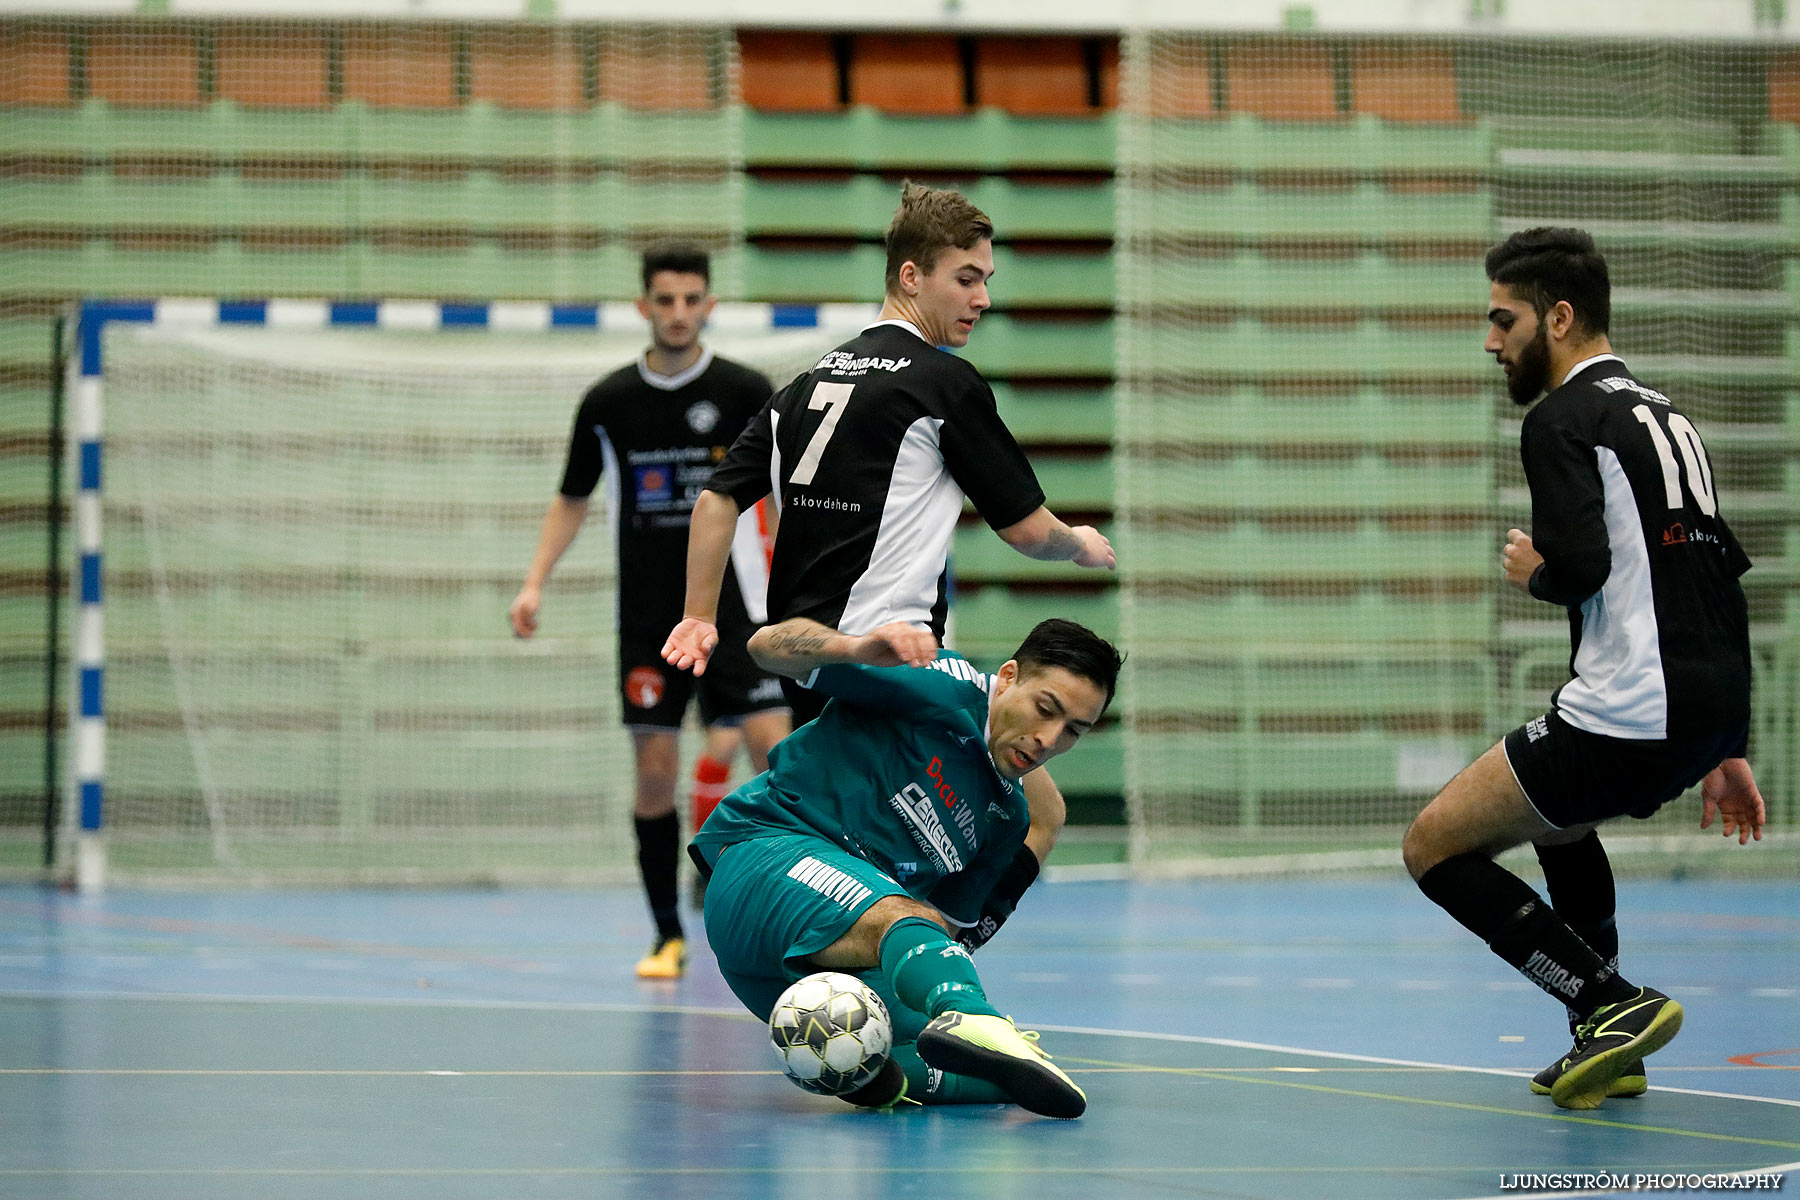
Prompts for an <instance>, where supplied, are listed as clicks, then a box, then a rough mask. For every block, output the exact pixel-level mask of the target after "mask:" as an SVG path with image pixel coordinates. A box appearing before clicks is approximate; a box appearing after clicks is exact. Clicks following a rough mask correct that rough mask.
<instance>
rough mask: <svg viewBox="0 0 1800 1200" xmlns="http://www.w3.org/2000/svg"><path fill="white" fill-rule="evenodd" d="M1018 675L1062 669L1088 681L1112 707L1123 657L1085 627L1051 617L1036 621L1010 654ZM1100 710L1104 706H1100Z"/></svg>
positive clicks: (1114, 648)
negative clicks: (1102, 694) (1104, 695)
mask: <svg viewBox="0 0 1800 1200" xmlns="http://www.w3.org/2000/svg"><path fill="white" fill-rule="evenodd" d="M1013 661H1014V662H1016V663H1018V664H1019V674H1020V675H1033V674H1036V673H1037V672H1038V671H1041V670H1043V669H1044V668H1045V667H1061V668H1062V669H1063V670H1065V671H1067V672H1068V673H1069V674H1071V675H1077V676H1080V677H1081V678H1082V679H1086V680H1089V681H1091V682H1092V683H1093V684H1094V685H1095V686H1096V687H1098V688H1099V689H1100V690H1101V691H1103V692H1105V693H1106V703H1107V704H1111V703H1112V698H1113V692H1114V691H1115V690H1116V689H1117V688H1118V685H1119V668H1120V667H1121V666H1123V665H1124V664H1125V656H1124V655H1123V654H1120V653H1119V651H1118V648H1117V647H1115V646H1114V645H1113V644H1112V643H1111V642H1109V641H1107V640H1106V639H1105V638H1103V637H1101V636H1100V635H1099V634H1097V633H1095V632H1094V631H1093V630H1091V629H1089V628H1088V627H1087V626H1085V625H1077V624H1076V623H1075V622H1073V621H1065V620H1063V619H1062V618H1061V617H1051V618H1050V619H1049V620H1048V621H1040V622H1038V625H1037V628H1035V629H1033V630H1032V631H1031V632H1030V633H1028V634H1026V635H1025V640H1024V642H1022V643H1020V645H1019V648H1018V650H1017V651H1016V652H1015V653H1014V654H1013ZM1101 707H1102V708H1104V707H1105V706H1104V705H1102V706H1101Z"/></svg>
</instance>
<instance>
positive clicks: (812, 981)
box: [769, 971, 894, 1096]
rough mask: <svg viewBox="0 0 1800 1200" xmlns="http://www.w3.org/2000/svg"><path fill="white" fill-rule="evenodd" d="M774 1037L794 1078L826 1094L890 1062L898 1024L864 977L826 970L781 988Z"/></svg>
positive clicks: (772, 1022) (860, 1081) (859, 1082)
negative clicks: (891, 1017) (865, 981)
mask: <svg viewBox="0 0 1800 1200" xmlns="http://www.w3.org/2000/svg"><path fill="white" fill-rule="evenodd" d="M769 1040H770V1041H771V1042H772V1043H774V1046H775V1057H776V1058H777V1059H779V1060H780V1062H781V1069H782V1070H783V1071H785V1072H786V1073H787V1077H788V1078H789V1079H791V1080H793V1081H794V1082H795V1083H797V1084H799V1085H800V1086H801V1087H803V1088H805V1089H806V1090H807V1091H809V1092H816V1093H818V1094H819V1095H821V1096H842V1095H844V1094H845V1093H847V1092H854V1091H855V1090H856V1089H857V1088H859V1087H862V1086H863V1085H864V1084H866V1083H868V1082H869V1081H870V1080H871V1079H873V1078H875V1075H876V1073H877V1072H879V1071H880V1070H881V1068H882V1066H883V1065H884V1064H885V1063H886V1062H887V1059H888V1051H889V1050H890V1049H891V1048H892V1047H893V1044H894V1026H893V1022H892V1021H890V1020H889V1019H888V1011H887V1005H885V1004H883V1003H882V1002H881V997H880V996H877V995H876V994H875V992H874V991H873V990H872V989H871V988H870V987H869V986H868V985H867V984H865V983H864V982H863V981H862V980H860V979H858V978H856V977H855V976H854V975H844V974H840V973H839V972H837V971H821V972H819V973H818V974H817V975H808V976H807V977H806V978H805V979H802V980H801V981H800V982H798V983H796V984H794V986H792V987H790V988H789V989H788V990H787V991H785V992H783V993H781V999H779V1000H777V1001H775V1011H774V1012H773V1013H772V1014H770V1016H769Z"/></svg>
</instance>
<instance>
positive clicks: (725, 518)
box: [662, 488, 738, 675]
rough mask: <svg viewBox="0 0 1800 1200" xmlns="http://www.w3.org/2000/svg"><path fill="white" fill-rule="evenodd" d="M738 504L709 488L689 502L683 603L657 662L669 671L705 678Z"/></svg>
mask: <svg viewBox="0 0 1800 1200" xmlns="http://www.w3.org/2000/svg"><path fill="white" fill-rule="evenodd" d="M737 520H738V506H737V501H735V500H733V499H732V498H731V497H730V496H727V495H725V494H724V493H723V492H715V491H713V490H711V489H710V488H709V489H707V490H706V491H703V492H701V493H700V498H699V499H698V500H696V501H694V512H693V515H692V516H691V517H689V518H688V550H687V599H686V600H685V601H683V603H682V607H681V622H680V624H678V625H676V626H675V628H674V629H672V630H670V631H669V638H668V640H667V641H665V642H664V643H663V648H662V656H663V658H664V659H666V660H667V661H668V662H669V664H670V665H671V666H674V667H678V668H680V669H681V670H683V671H688V670H691V671H693V673H694V674H696V675H704V674H706V660H707V659H708V658H710V657H711V656H712V652H713V647H714V646H716V645H718V644H719V590H720V589H721V588H723V587H724V586H725V567H726V565H727V564H728V563H730V561H731V539H732V535H733V534H734V533H736V532H737Z"/></svg>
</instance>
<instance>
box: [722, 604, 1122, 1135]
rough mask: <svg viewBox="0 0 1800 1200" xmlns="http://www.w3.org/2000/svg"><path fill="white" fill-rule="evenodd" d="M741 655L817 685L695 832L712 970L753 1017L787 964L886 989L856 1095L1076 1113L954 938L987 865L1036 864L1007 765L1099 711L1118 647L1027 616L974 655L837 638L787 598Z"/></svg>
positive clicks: (853, 1098)
mask: <svg viewBox="0 0 1800 1200" xmlns="http://www.w3.org/2000/svg"><path fill="white" fill-rule="evenodd" d="M750 653H751V655H752V656H753V657H754V658H755V659H756V661H757V662H758V664H759V665H761V666H762V667H763V669H765V670H768V671H772V672H775V673H777V674H782V675H787V676H789V677H791V678H796V679H802V680H804V681H805V682H806V683H807V685H808V686H809V687H811V688H814V689H816V690H817V691H819V692H821V693H823V694H825V695H827V696H829V697H831V701H830V703H828V704H827V705H826V706H825V710H824V712H823V713H822V714H821V715H820V716H819V718H818V719H817V720H816V721H813V722H812V723H810V724H808V725H805V726H802V727H801V728H800V729H799V730H797V731H796V732H794V733H793V734H791V735H790V736H789V737H788V738H787V739H786V740H785V741H782V742H781V743H779V744H778V745H776V747H775V748H774V750H773V751H771V753H770V756H769V769H768V771H766V772H765V773H763V774H761V775H759V776H757V777H756V778H755V779H752V780H750V781H749V782H748V783H746V784H744V785H743V786H742V787H740V788H738V789H737V790H736V791H735V792H733V793H732V794H731V795H729V796H727V797H726V798H725V800H724V801H723V802H722V803H721V804H720V805H719V807H718V809H717V810H716V811H715V812H714V813H713V815H712V817H711V818H710V819H708V820H707V822H706V825H705V826H704V827H703V828H702V829H701V830H700V832H699V834H697V835H696V836H695V838H694V843H693V846H692V847H691V849H690V853H692V854H693V855H694V857H695V860H696V861H697V862H698V863H699V864H700V866H701V870H702V871H704V872H707V873H709V874H710V876H711V882H710V884H709V886H708V890H707V900H706V931H707V937H708V940H709V941H710V942H711V944H712V948H713V952H714V954H715V955H717V957H718V961H719V968H720V971H721V972H722V973H723V974H724V976H725V981H726V983H728V984H729V985H730V986H731V989H732V991H733V992H735V993H736V994H737V996H738V998H739V999H740V1000H742V1001H743V1002H744V1003H745V1005H747V1006H748V1007H749V1008H750V1010H751V1011H752V1012H754V1013H756V1014H757V1015H758V1016H761V1017H763V1018H765V1019H766V1018H767V1017H768V1015H769V1012H770V1010H771V1009H772V1008H773V1007H774V1003H775V1000H776V998H777V997H778V996H779V995H780V994H781V993H782V991H783V990H785V989H786V988H787V986H788V985H789V984H790V983H792V982H794V981H795V980H797V979H800V978H802V977H803V976H806V975H809V974H811V973H813V972H814V971H818V970H832V971H846V972H852V973H858V974H862V975H863V977H864V979H865V981H866V982H868V983H869V984H870V986H872V987H874V988H875V990H876V991H877V992H879V993H880V994H881V996H882V999H883V1000H884V1001H886V1002H887V1004H888V1008H889V1012H890V1015H891V1016H892V1017H893V1020H894V1038H895V1050H894V1055H893V1058H892V1059H891V1060H890V1064H889V1066H888V1067H887V1068H886V1069H885V1070H884V1071H883V1072H882V1074H881V1075H879V1076H877V1077H876V1079H875V1081H874V1082H872V1083H870V1084H869V1085H868V1086H867V1087H865V1088H863V1089H862V1090H861V1091H859V1092H855V1093H852V1094H851V1095H849V1096H846V1097H845V1099H847V1100H849V1101H850V1102H851V1103H853V1104H861V1105H867V1106H870V1107H886V1106H889V1105H891V1104H893V1103H895V1102H897V1101H898V1100H900V1099H901V1098H902V1097H903V1096H904V1097H906V1098H909V1099H912V1100H916V1101H919V1102H922V1103H927V1104H931V1103H940V1104H942V1103H991V1102H996V1101H1007V1100H1010V1101H1013V1102H1015V1103H1017V1104H1019V1105H1021V1106H1023V1107H1025V1108H1027V1109H1030V1110H1031V1111H1033V1112H1037V1113H1042V1114H1045V1115H1047V1116H1055V1117H1077V1116H1080V1115H1081V1113H1082V1112H1083V1110H1084V1109H1085V1108H1086V1106H1087V1097H1086V1095H1085V1093H1083V1092H1082V1090H1081V1089H1080V1088H1079V1087H1077V1086H1076V1085H1075V1083H1074V1081H1073V1080H1071V1079H1070V1078H1069V1077H1068V1076H1067V1075H1066V1074H1064V1073H1063V1072H1062V1071H1061V1070H1060V1069H1059V1068H1057V1066H1056V1065H1055V1064H1054V1063H1052V1062H1051V1061H1050V1059H1049V1056H1048V1055H1046V1054H1044V1053H1043V1051H1041V1050H1040V1049H1038V1046H1037V1042H1036V1040H1035V1035H1033V1036H1031V1037H1027V1036H1026V1035H1024V1034H1021V1033H1020V1032H1019V1031H1018V1030H1017V1029H1015V1028H1014V1027H1013V1024H1012V1021H1011V1020H1010V1019H1008V1018H1007V1017H1004V1016H1002V1015H1001V1014H1000V1012H999V1010H998V1009H996V1008H995V1007H994V1006H993V1005H992V1004H990V1003H989V1002H988V999H987V996H986V993H984V992H983V990H982V987H981V980H980V978H979V977H978V976H977V975H976V972H975V964H974V962H973V960H971V959H970V957H969V954H968V951H967V949H965V944H979V940H980V935H979V934H977V933H976V932H975V928H974V927H975V925H976V923H977V922H978V921H980V920H981V919H982V917H983V905H984V902H986V901H987V900H988V898H989V895H990V893H992V892H994V891H995V890H996V887H997V886H998V885H999V884H1000V883H1001V882H1002V880H1005V879H1008V877H1009V874H1013V873H1016V872H1018V871H1019V870H1021V866H1020V864H1021V863H1022V862H1026V861H1027V860H1029V862H1028V865H1027V866H1025V867H1024V868H1023V869H1024V870H1026V871H1028V872H1029V874H1031V875H1035V874H1036V866H1037V863H1036V859H1035V858H1034V857H1033V855H1032V852H1031V850H1030V849H1029V848H1028V845H1027V837H1028V834H1029V832H1030V826H1031V814H1030V809H1029V806H1028V805H1027V803H1026V800H1025V793H1024V790H1023V788H1022V787H1021V786H1020V783H1019V780H1020V777H1021V776H1023V775H1025V774H1026V773H1027V772H1029V771H1032V770H1035V769H1036V768H1037V767H1040V766H1042V765H1043V764H1044V763H1046V762H1048V761H1049V760H1050V759H1052V758H1054V757H1056V756H1057V755H1059V754H1062V753H1064V752H1065V751H1067V750H1068V749H1069V748H1070V747H1072V746H1073V745H1074V744H1075V742H1076V740H1077V739H1078V738H1080V737H1081V735H1082V734H1083V733H1085V732H1087V731H1088V730H1089V729H1090V728H1092V727H1093V725H1094V722H1096V721H1098V720H1099V719H1100V715H1101V714H1102V713H1103V712H1104V711H1105V709H1106V706H1107V705H1108V704H1109V703H1111V701H1112V695H1113V689H1114V687H1115V685H1116V683H1117V680H1118V672H1119V666H1120V663H1121V658H1120V655H1119V652H1118V651H1117V650H1116V649H1114V648H1113V646H1112V645H1111V644H1110V643H1108V642H1107V641H1105V640H1104V639H1102V638H1100V637H1099V636H1097V635H1096V634H1094V633H1092V632H1090V631H1089V630H1087V629H1084V628H1083V627H1082V626H1080V625H1077V624H1075V623H1074V622H1072V621H1061V620H1052V621H1045V622H1043V623H1042V624H1040V625H1038V626H1037V628H1035V629H1033V630H1032V631H1031V633H1030V635H1029V636H1027V637H1026V639H1025V641H1024V643H1023V644H1022V645H1021V646H1020V647H1019V650H1018V653H1016V654H1015V655H1014V656H1013V657H1012V659H1011V660H1009V661H1008V662H1006V663H1005V664H1004V665H1003V666H1001V668H1000V669H999V671H998V672H996V673H995V674H993V675H985V674H983V673H981V672H980V671H978V670H976V669H975V668H974V667H973V666H971V665H970V664H969V663H968V661H967V660H965V659H963V658H962V657H961V656H959V655H957V654H955V653H954V652H952V651H947V650H939V649H938V648H937V645H936V643H935V641H934V640H933V638H932V635H931V634H930V633H929V632H928V631H926V630H924V629H921V628H918V627H916V626H912V625H908V624H905V623H901V622H896V623H893V624H889V625H883V626H881V627H879V628H877V629H874V630H872V631H870V632H869V633H865V634H861V635H857V636H852V635H848V634H840V633H838V632H837V631H836V630H834V629H831V628H829V627H827V626H824V625H821V624H819V623H818V622H816V621H813V620H809V619H807V618H805V617H795V618H792V619H790V620H787V621H783V622H781V623H779V624H777V625H771V626H767V627H765V628H763V629H761V630H759V631H758V632H757V633H756V634H755V636H753V637H752V638H751V639H750ZM1024 882H1025V883H1029V882H1030V880H1029V878H1027V879H1026V880H1025V881H1024ZM1023 891H1024V887H1023V886H1022V885H1021V886H1019V887H1018V888H1017V891H1014V892H1012V893H1011V894H1013V895H1017V894H1019V893H1020V892H1023ZM985 932H986V933H987V934H990V935H991V933H992V930H991V929H988V930H986V931H985Z"/></svg>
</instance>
